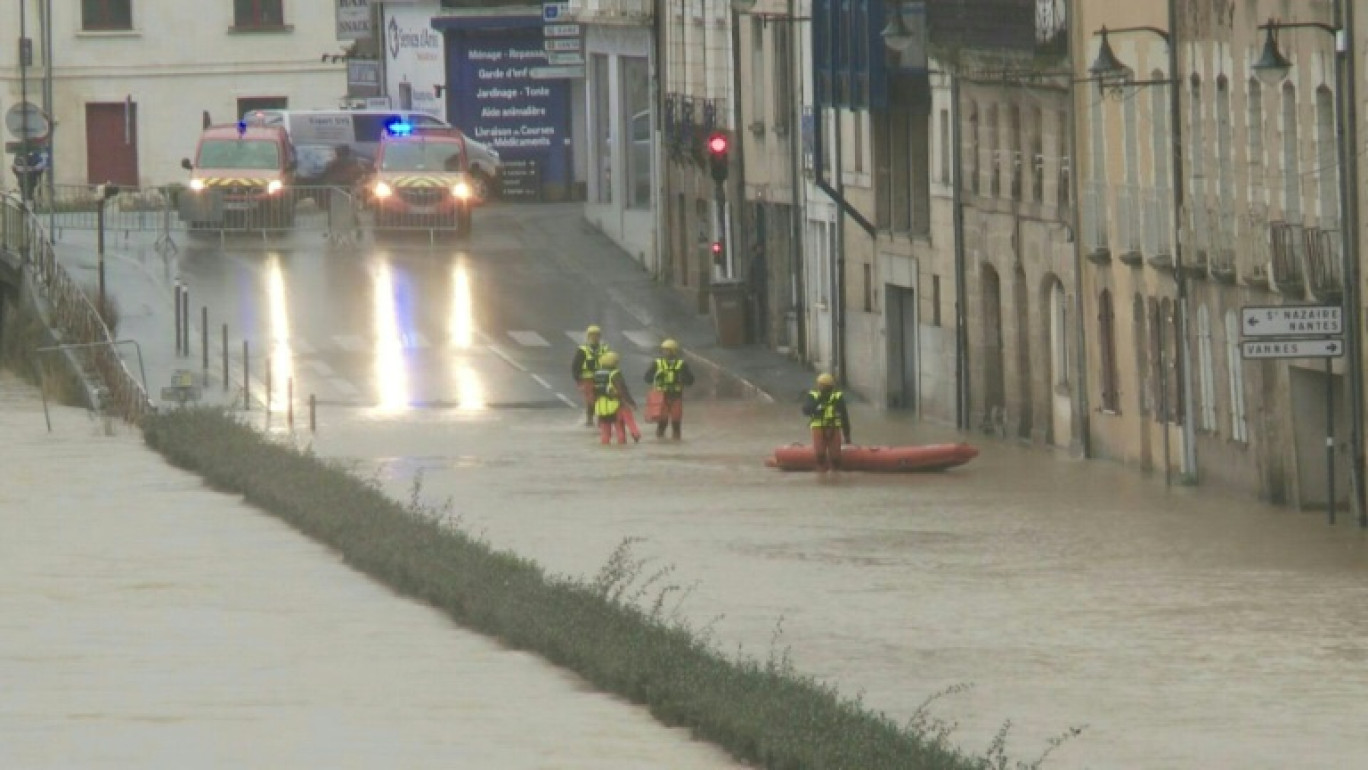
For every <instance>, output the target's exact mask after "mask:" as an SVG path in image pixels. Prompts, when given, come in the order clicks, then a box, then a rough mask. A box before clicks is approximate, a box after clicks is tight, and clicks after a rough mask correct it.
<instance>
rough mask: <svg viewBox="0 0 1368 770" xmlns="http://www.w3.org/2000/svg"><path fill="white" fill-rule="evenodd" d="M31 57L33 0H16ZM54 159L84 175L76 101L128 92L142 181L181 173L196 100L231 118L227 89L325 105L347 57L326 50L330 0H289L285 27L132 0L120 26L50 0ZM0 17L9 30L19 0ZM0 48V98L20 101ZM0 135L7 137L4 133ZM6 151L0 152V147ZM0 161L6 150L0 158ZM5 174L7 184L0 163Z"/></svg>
mask: <svg viewBox="0 0 1368 770" xmlns="http://www.w3.org/2000/svg"><path fill="white" fill-rule="evenodd" d="M27 1H28V7H27V11H28V13H27V16H28V18H27V31H28V36H29V37H30V38H32V39H33V41H34V49H35V50H34V62H35V64H39V63H41V62H42V60H43V52H42V42H43V41H42V34H41V32H40V29H39V14H38V10H39V6H40V2H39V0H27ZM51 5H52V9H53V17H54V18H53V23H52V48H53V54H54V56H53V64H54V68H53V73H54V77H53V87H52V91H53V109H52V112H53V117H54V118H55V123H56V126H55V129H54V132H53V149H54V158H53V170H54V173H55V174H56V181H57V182H58V183H60V184H68V183H70V184H83V183H85V182H86V154H87V148H86V140H85V105H86V104H87V103H91V102H123V101H124V100H125V99H131V101H132V102H134V103H136V104H137V114H138V165H139V172H140V174H141V182H142V184H143V185H155V184H164V183H169V182H176V181H181V180H182V179H184V177H185V172H184V170H182V169H181V168H180V159H181V158H182V157H183V156H186V155H190V154H192V152H193V150H194V147H195V142H196V140H197V138H198V136H199V131H200V120H201V113H202V111H205V110H207V111H209V113H210V115H211V116H212V118H213V119H214V121H215V122H228V121H230V120H234V119H236V118H235V113H236V111H237V99H239V98H242V97H259V96H283V97H286V98H288V99H289V100H290V104H291V106H301V107H305V106H325V107H331V106H336V105H337V104H338V102H339V100H340V99H341V98H342V97H343V96H344V95H345V93H346V65H345V64H342V63H336V64H332V63H323V62H321V61H320V59H321V57H322V55H323V54H325V53H328V54H337V53H340V52H341V49H342V45H341V44H340V43H338V42H337V40H335V39H334V35H335V34H336V29H335V23H334V3H333V1H332V0H289V2H286V3H285V23H286V25H287V29H284V30H279V31H269V32H241V31H234V30H233V29H232V26H233V4H232V3H231V2H228V1H227V0H224V1H223V2H187V1H186V0H137V2H134V3H133V24H132V29H130V30H119V31H112V32H87V31H83V30H82V29H81V15H80V7H81V5H80V3H75V2H68V1H67V0H53V1H52V3H51ZM0 29H3V30H5V31H6V34H7V35H9V34H13V35H15V36H16V37H17V33H18V31H19V4H18V3H17V2H7V3H4V4H3V6H0ZM12 40H13V38H9V37H7V42H6V44H5V48H6V50H8V51H10V53H11V55H10V56H4V57H0V61H2V62H3V65H4V66H0V110H3V109H8V107H9V106H10V105H13V104H15V103H17V102H18V101H19V93H20V83H19V69H18V67H17V61H16V59H17V57H16V56H14V55H13V52H14V49H13V47H12V46H11V45H10V44H9V43H10V42H12ZM42 79H43V71H42V68H41V67H38V66H35V67H33V68H30V69H29V71H28V96H29V101H30V102H33V103H34V104H38V105H40V106H41V104H42ZM6 138H7V139H8V138H9V137H6ZM7 157H8V156H7ZM5 165H6V166H8V162H6V163H5ZM5 176H6V177H7V178H6V182H5V183H6V184H7V185H9V184H12V183H13V180H12V179H10V178H8V177H11V176H12V175H10V174H5Z"/></svg>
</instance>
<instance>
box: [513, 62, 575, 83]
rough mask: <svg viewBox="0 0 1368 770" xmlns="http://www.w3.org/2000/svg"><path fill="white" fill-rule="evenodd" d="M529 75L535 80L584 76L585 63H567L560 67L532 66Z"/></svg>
mask: <svg viewBox="0 0 1368 770" xmlns="http://www.w3.org/2000/svg"><path fill="white" fill-rule="evenodd" d="M527 76H528V77H530V78H532V79H533V80H566V79H570V78H582V77H584V65H583V64H580V65H565V66H560V67H531V68H529V69H528V71H527Z"/></svg>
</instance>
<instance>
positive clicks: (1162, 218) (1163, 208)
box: [1144, 187, 1173, 257]
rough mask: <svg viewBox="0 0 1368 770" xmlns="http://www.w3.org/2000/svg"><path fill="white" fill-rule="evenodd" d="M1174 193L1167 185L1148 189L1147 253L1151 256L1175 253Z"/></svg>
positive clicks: (1146, 203) (1146, 212)
mask: <svg viewBox="0 0 1368 770" xmlns="http://www.w3.org/2000/svg"><path fill="white" fill-rule="evenodd" d="M1172 195H1173V193H1172V192H1170V191H1169V189H1168V188H1167V187H1152V188H1150V189H1149V190H1147V191H1146V194H1145V201H1144V209H1145V254H1146V255H1148V256H1151V257H1160V256H1171V255H1172V254H1173V225H1172V221H1173V219H1172V217H1173V198H1172Z"/></svg>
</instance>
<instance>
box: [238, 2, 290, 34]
mask: <svg viewBox="0 0 1368 770" xmlns="http://www.w3.org/2000/svg"><path fill="white" fill-rule="evenodd" d="M284 6H285V0H233V26H235V27H244V28H247V29H252V28H260V27H283V26H285V7H284Z"/></svg>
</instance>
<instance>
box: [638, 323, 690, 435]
mask: <svg viewBox="0 0 1368 770" xmlns="http://www.w3.org/2000/svg"><path fill="white" fill-rule="evenodd" d="M646 382H647V383H648V384H649V385H650V386H651V392H650V393H649V394H648V395H647V396H646V419H647V420H651V421H653V422H655V424H656V438H665V426H666V425H669V426H670V428H671V436H672V437H673V438H674V439H675V440H676V441H678V440H679V438H680V433H681V432H682V423H683V422H684V388H686V387H688V386H690V385H692V384H694V376H693V372H692V371H690V370H689V365H688V363H686V362H685V361H684V359H682V358H680V357H679V343H678V342H675V341H674V340H665V341H664V342H662V343H660V358H657V359H656V360H654V361H652V362H651V368H649V369H647V370H646Z"/></svg>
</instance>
